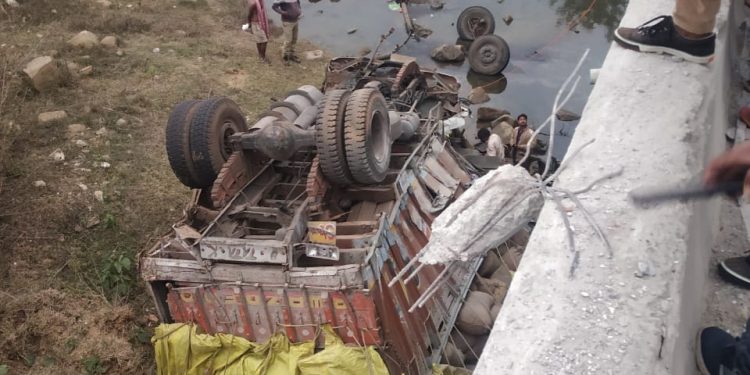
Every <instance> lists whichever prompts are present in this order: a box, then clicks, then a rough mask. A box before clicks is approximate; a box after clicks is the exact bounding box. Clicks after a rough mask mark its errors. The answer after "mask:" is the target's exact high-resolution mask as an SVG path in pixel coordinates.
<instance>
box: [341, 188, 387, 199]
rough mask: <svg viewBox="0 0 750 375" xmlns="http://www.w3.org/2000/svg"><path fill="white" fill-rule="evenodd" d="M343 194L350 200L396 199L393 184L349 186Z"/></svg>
mask: <svg viewBox="0 0 750 375" xmlns="http://www.w3.org/2000/svg"><path fill="white" fill-rule="evenodd" d="M344 196H345V197H347V198H349V199H351V200H352V201H371V202H375V203H381V202H387V201H392V200H395V199H396V192H395V191H394V189H393V186H373V187H361V188H351V189H349V190H347V191H346V193H344Z"/></svg>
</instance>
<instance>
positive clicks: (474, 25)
mask: <svg viewBox="0 0 750 375" xmlns="http://www.w3.org/2000/svg"><path fill="white" fill-rule="evenodd" d="M456 30H457V31H458V36H459V37H461V39H465V40H474V39H477V38H479V37H480V36H483V35H490V34H492V33H494V32H495V17H494V16H492V12H490V10H489V9H487V8H485V7H480V6H473V7H468V8H466V9H464V11H463V12H461V14H460V15H459V16H458V21H456Z"/></svg>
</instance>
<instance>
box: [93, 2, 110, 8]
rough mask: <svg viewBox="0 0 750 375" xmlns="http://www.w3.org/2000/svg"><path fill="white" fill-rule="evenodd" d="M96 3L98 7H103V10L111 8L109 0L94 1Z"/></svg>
mask: <svg viewBox="0 0 750 375" xmlns="http://www.w3.org/2000/svg"><path fill="white" fill-rule="evenodd" d="M96 2H97V3H98V4H99V5H101V6H103V7H105V8H111V7H112V2H111V1H109V0H96Z"/></svg>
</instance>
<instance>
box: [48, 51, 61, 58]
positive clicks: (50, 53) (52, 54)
mask: <svg viewBox="0 0 750 375" xmlns="http://www.w3.org/2000/svg"><path fill="white" fill-rule="evenodd" d="M49 56H52V57H54V58H58V57H60V52H59V51H58V50H56V49H53V50H50V51H49Z"/></svg>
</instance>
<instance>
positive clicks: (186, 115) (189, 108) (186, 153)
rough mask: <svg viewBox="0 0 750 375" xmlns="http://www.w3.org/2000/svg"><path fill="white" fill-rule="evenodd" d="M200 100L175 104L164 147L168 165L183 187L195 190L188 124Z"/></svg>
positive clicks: (195, 181)
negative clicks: (165, 147)
mask: <svg viewBox="0 0 750 375" xmlns="http://www.w3.org/2000/svg"><path fill="white" fill-rule="evenodd" d="M198 103H200V100H186V101H184V102H181V103H179V104H177V106H175V107H174V109H173V110H172V113H170V115H169V120H167V128H166V131H165V133H166V146H167V158H168V159H169V165H170V167H172V172H174V174H175V176H177V179H179V180H180V182H182V184H183V185H185V186H187V187H190V188H196V187H198V185H199V183H198V180H197V179H196V177H195V165H193V158H192V156H191V155H190V123H191V121H192V119H193V115H194V114H195V108H196V107H197V104H198Z"/></svg>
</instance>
